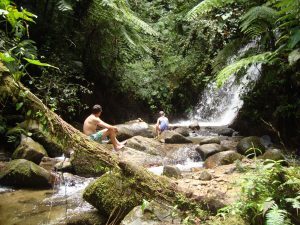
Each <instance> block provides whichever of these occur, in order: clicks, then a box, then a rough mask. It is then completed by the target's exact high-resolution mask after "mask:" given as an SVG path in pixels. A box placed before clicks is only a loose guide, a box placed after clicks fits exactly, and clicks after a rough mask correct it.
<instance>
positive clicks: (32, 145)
mask: <svg viewBox="0 0 300 225" xmlns="http://www.w3.org/2000/svg"><path fill="white" fill-rule="evenodd" d="M44 156H48V154H47V152H46V150H45V149H44V147H43V146H42V145H40V144H39V143H37V142H35V141H34V140H32V139H31V138H30V137H25V136H24V135H22V140H21V143H20V145H19V146H18V147H17V149H16V150H15V151H14V153H13V155H12V159H27V160H29V161H32V162H34V163H36V164H40V162H41V160H42V158H43V157H44Z"/></svg>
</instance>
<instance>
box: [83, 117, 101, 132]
mask: <svg viewBox="0 0 300 225" xmlns="http://www.w3.org/2000/svg"><path fill="white" fill-rule="evenodd" d="M99 124H101V120H100V119H99V118H98V117H96V116H95V115H94V114H91V115H90V116H88V117H87V118H86V119H85V121H84V124H83V133H84V134H86V135H88V136H89V135H91V134H94V133H96V132H97V125H99Z"/></svg>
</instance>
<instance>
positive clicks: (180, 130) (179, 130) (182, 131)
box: [174, 127, 190, 137]
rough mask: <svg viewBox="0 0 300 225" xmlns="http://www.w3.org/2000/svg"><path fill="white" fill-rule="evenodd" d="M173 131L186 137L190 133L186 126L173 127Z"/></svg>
mask: <svg viewBox="0 0 300 225" xmlns="http://www.w3.org/2000/svg"><path fill="white" fill-rule="evenodd" d="M174 131H175V132H177V133H179V134H181V135H182V136H184V137H188V136H189V135H190V129H189V128H187V127H177V128H176V129H174Z"/></svg>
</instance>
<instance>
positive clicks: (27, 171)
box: [0, 159, 52, 188]
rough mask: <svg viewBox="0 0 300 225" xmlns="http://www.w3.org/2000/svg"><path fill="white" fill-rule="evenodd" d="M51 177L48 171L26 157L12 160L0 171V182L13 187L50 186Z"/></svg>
mask: <svg viewBox="0 0 300 225" xmlns="http://www.w3.org/2000/svg"><path fill="white" fill-rule="evenodd" d="M51 178H52V175H51V174H50V172H48V171H47V170H45V169H44V168H42V167H40V166H38V165H36V164H35V163H33V162H31V161H28V160H26V159H16V160H12V161H11V162H9V163H8V164H7V165H6V167H5V168H4V170H3V171H1V172H0V184H1V185H8V186H14V187H28V188H43V187H51V183H50V181H51Z"/></svg>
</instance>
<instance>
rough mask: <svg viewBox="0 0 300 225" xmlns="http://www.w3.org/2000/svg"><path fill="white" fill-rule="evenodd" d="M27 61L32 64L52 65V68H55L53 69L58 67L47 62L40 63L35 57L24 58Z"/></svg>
mask: <svg viewBox="0 0 300 225" xmlns="http://www.w3.org/2000/svg"><path fill="white" fill-rule="evenodd" d="M24 59H25V60H26V61H27V62H28V63H30V64H33V65H36V66H47V67H52V68H55V69H59V68H58V67H56V66H52V65H50V64H48V63H42V62H40V60H37V59H28V58H24Z"/></svg>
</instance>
